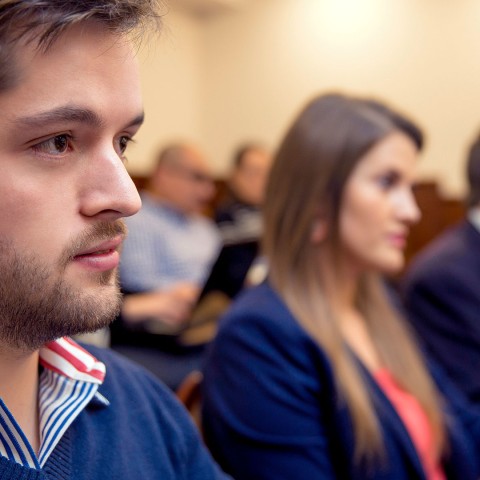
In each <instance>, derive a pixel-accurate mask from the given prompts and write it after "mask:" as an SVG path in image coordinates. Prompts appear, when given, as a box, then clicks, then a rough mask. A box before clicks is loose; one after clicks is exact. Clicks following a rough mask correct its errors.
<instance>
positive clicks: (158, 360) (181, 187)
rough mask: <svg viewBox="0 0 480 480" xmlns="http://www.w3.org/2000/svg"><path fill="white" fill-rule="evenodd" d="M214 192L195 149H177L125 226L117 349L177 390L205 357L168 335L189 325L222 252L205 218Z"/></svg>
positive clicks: (161, 164) (167, 155)
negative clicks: (178, 345)
mask: <svg viewBox="0 0 480 480" xmlns="http://www.w3.org/2000/svg"><path fill="white" fill-rule="evenodd" d="M214 193H215V186H214V183H213V179H212V175H211V171H210V168H209V166H208V164H207V162H206V160H205V158H204V157H203V155H202V154H201V153H200V151H199V150H198V149H197V148H195V147H194V146H192V145H189V144H175V145H170V146H168V147H167V148H165V149H164V150H162V151H161V152H160V154H159V156H158V161H157V164H156V167H155V170H154V171H153V173H152V175H151V177H150V179H149V182H148V185H147V189H146V190H145V191H143V192H142V193H141V197H142V209H141V210H140V212H139V213H138V214H137V215H135V216H133V217H131V218H129V219H128V221H127V222H126V223H127V227H128V231H129V235H128V240H127V241H126V242H125V245H124V249H123V251H122V254H121V263H120V283H121V287H122V291H123V292H124V294H125V297H124V302H123V307H122V312H121V318H119V319H118V320H117V321H116V322H114V324H113V325H112V329H111V343H112V347H113V348H115V349H117V350H118V351H120V352H121V353H124V354H126V355H127V356H129V357H131V358H133V359H134V360H136V361H138V362H140V363H142V364H144V365H145V366H146V367H147V368H149V369H150V370H152V371H153V372H154V373H155V374H157V375H158V376H159V377H161V378H162V379H163V380H164V381H165V382H166V383H167V384H168V385H169V386H171V387H175V386H176V385H177V383H178V381H180V380H181V378H182V377H183V376H184V373H185V372H184V370H185V371H187V372H188V371H189V370H190V369H192V368H193V367H194V366H196V365H197V363H196V362H197V360H198V358H197V357H198V354H199V352H188V353H189V355H186V353H187V352H185V351H183V350H182V352H181V353H182V355H180V354H178V353H179V352H177V351H176V345H175V341H174V337H169V336H168V335H167V336H165V337H162V336H161V334H169V333H175V332H176V331H178V330H180V329H181V328H182V327H183V326H184V325H185V324H186V322H188V319H189V317H190V314H191V311H192V307H193V306H194V305H195V302H196V299H197V297H198V294H199V292H200V289H201V287H202V285H203V282H204V281H205V279H206V277H207V275H208V273H209V270H210V267H211V265H212V263H213V261H214V260H215V258H216V255H217V253H218V250H219V248H220V237H219V234H218V230H217V228H216V226H215V224H214V222H213V221H212V220H211V219H209V218H207V217H206V216H204V215H203V214H202V212H203V211H204V209H205V208H206V207H207V205H208V204H209V202H210V201H211V199H212V197H213V195H214ZM171 349H173V350H175V352H174V353H175V355H174V356H173V357H172V356H171V355H170V353H172V352H171ZM185 362H187V363H185Z"/></svg>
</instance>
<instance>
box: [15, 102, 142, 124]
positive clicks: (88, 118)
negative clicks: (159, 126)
mask: <svg viewBox="0 0 480 480" xmlns="http://www.w3.org/2000/svg"><path fill="white" fill-rule="evenodd" d="M143 120H144V114H143V112H142V113H140V114H139V115H137V116H136V117H135V118H134V119H132V121H130V122H128V123H127V125H125V128H128V127H131V126H136V125H141V124H142V123H143ZM66 122H73V123H82V124H86V125H89V126H92V127H95V128H100V127H102V125H103V124H104V121H103V120H102V118H101V117H100V116H99V115H98V114H97V113H96V112H94V111H93V110H90V109H88V108H83V107H77V106H63V107H58V108H54V109H52V110H47V111H44V112H39V113H35V114H33V115H31V116H25V117H20V118H17V119H15V123H16V124H18V125H20V126H23V127H26V128H33V127H42V126H44V125H48V124H59V123H66Z"/></svg>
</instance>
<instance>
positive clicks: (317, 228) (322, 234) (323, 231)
mask: <svg viewBox="0 0 480 480" xmlns="http://www.w3.org/2000/svg"><path fill="white" fill-rule="evenodd" d="M327 233H328V225H327V219H326V218H325V217H323V216H317V217H316V218H315V219H314V220H313V223H312V228H311V230H310V241H311V242H312V244H313V245H318V244H320V243H322V242H323V241H324V240H325V239H326V238H327Z"/></svg>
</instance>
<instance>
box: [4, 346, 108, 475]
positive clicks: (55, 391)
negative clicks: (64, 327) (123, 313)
mask: <svg viewBox="0 0 480 480" xmlns="http://www.w3.org/2000/svg"><path fill="white" fill-rule="evenodd" d="M40 364H41V365H42V366H43V370H42V372H41V374H40V384H39V395H38V398H39V400H38V401H39V422H40V425H39V426H40V450H39V453H38V456H37V455H36V454H35V452H34V451H33V449H32V447H31V445H30V443H29V441H28V440H27V438H26V436H25V435H24V433H23V432H22V430H21V428H20V426H19V425H18V423H17V422H16V421H15V419H14V418H13V416H12V414H11V413H10V411H9V410H8V408H7V406H6V405H5V403H4V402H3V401H2V400H1V399H0V455H2V456H4V457H7V458H8V459H9V460H11V461H14V462H16V463H19V464H20V465H23V466H25V467H30V468H36V469H41V468H42V467H43V466H44V465H45V463H46V462H47V460H48V457H49V455H50V454H51V453H52V451H53V450H54V448H55V446H56V445H57V444H58V442H59V441H60V439H61V438H62V435H63V434H64V433H65V431H66V430H67V429H68V427H69V426H70V425H71V424H72V422H73V421H74V420H75V418H77V416H78V415H79V414H80V412H81V411H82V410H83V409H84V408H85V406H86V405H87V404H88V403H89V402H90V400H92V398H93V397H94V396H97V397H98V399H99V400H100V401H102V403H106V404H108V400H106V399H105V398H104V397H103V396H102V395H101V394H99V393H98V392H97V390H98V387H99V385H101V384H102V382H103V380H104V378H105V365H104V364H103V363H102V362H99V361H98V360H97V359H96V358H95V357H93V356H92V355H91V354H90V353H88V352H87V351H86V350H84V349H83V348H82V347H80V346H79V345H78V344H76V343H75V342H74V341H73V340H71V339H70V338H67V337H64V338H61V339H59V340H56V341H54V342H51V343H49V344H47V345H45V347H44V348H42V349H41V350H40Z"/></svg>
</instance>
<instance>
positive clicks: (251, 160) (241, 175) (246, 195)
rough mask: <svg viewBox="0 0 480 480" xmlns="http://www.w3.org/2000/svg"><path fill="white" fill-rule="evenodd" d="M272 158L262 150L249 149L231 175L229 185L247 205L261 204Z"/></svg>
mask: <svg viewBox="0 0 480 480" xmlns="http://www.w3.org/2000/svg"><path fill="white" fill-rule="evenodd" d="M271 164H272V158H271V156H270V155H269V154H268V152H266V151H264V150H259V149H258V150H257V149H255V150H253V149H252V150H250V151H249V152H247V153H246V154H245V156H244V157H243V159H242V162H241V164H240V165H238V166H237V167H236V168H235V170H234V172H233V175H232V178H231V181H230V186H231V188H232V190H233V193H234V194H235V195H236V197H237V198H238V199H239V200H241V201H242V202H245V203H247V204H249V205H261V204H262V203H263V198H264V196H265V186H266V183H267V179H268V174H269V173H270V167H271Z"/></svg>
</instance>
